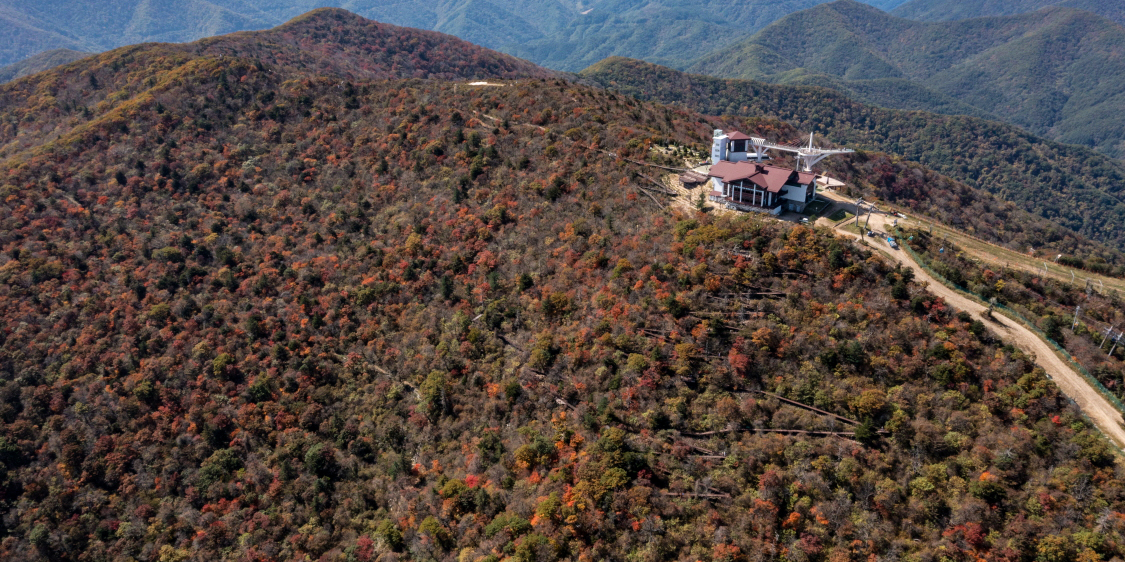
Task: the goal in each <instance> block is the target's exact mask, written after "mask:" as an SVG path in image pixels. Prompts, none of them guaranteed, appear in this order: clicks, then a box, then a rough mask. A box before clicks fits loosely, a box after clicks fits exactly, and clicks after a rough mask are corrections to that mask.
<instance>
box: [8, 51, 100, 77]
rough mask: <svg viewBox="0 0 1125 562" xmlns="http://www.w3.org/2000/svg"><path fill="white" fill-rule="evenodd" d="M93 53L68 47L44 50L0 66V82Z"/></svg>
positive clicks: (28, 74)
mask: <svg viewBox="0 0 1125 562" xmlns="http://www.w3.org/2000/svg"><path fill="white" fill-rule="evenodd" d="M92 54H93V53H85V52H82V51H73V50H70V49H55V50H53V51H45V52H42V53H39V54H38V55H35V56H33V57H31V58H29V59H25V60H22V61H20V62H17V63H14V64H10V65H8V66H5V67H3V68H0V84H2V83H4V82H10V81H12V80H15V79H17V78H23V77H24V76H30V75H32V74H35V73H36V72H42V71H44V70H48V69H51V68H55V67H56V66H60V65H63V64H67V63H70V62H74V61H76V60H79V59H83V58H86V57H88V56H90V55H92Z"/></svg>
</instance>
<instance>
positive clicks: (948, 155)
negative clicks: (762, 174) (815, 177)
mask: <svg viewBox="0 0 1125 562" xmlns="http://www.w3.org/2000/svg"><path fill="white" fill-rule="evenodd" d="M582 76H584V77H586V78H588V79H592V80H595V81H597V82H599V83H602V84H604V85H606V86H607V87H611V88H615V89H619V90H621V91H622V92H625V93H628V94H631V95H636V96H638V97H641V98H642V99H650V100H655V101H661V102H663V103H674V104H677V105H681V106H684V107H689V108H692V109H695V110H698V111H702V112H704V113H708V114H712V115H744V116H762V117H770V118H777V119H783V120H785V121H788V122H791V123H793V124H794V125H796V126H797V127H800V128H802V129H805V130H815V131H816V132H818V133H820V134H822V135H824V136H825V137H826V138H828V139H829V140H831V141H832V142H835V143H839V144H841V145H846V146H850V147H852V148H862V149H868V150H878V151H884V152H889V153H892V154H896V155H901V156H902V157H904V158H906V159H908V160H912V161H915V162H920V163H922V164H924V165H925V166H927V167H929V168H932V169H934V170H937V171H939V172H942V173H944V174H946V175H948V176H950V177H953V178H956V179H958V180H961V181H964V182H966V183H968V184H970V185H972V186H975V187H977V188H978V189H981V190H984V191H987V192H990V193H994V194H996V195H997V196H999V197H1000V198H1001V199H1004V200H1007V201H1011V202H1014V203H1016V204H1018V205H1020V206H1022V207H1023V208H1025V209H1027V210H1029V211H1031V212H1032V213H1035V214H1037V215H1040V216H1042V217H1045V218H1049V219H1051V220H1053V221H1055V222H1057V223H1059V224H1062V225H1064V226H1066V227H1068V228H1071V229H1073V230H1075V231H1078V232H1081V233H1083V234H1085V235H1087V236H1090V237H1091V238H1094V239H1096V240H1101V241H1104V242H1106V243H1108V244H1110V245H1111V246H1112V247H1114V248H1116V249H1117V250H1120V249H1121V248H1123V247H1125V246H1123V244H1125V236H1123V235H1122V234H1121V233H1120V232H1119V230H1120V229H1118V228H1117V225H1119V224H1122V221H1125V192H1123V189H1125V166H1122V164H1121V163H1120V162H1118V161H1116V160H1112V159H1109V158H1107V157H1105V156H1102V155H1100V154H1097V153H1095V152H1093V151H1091V150H1089V149H1084V148H1081V147H1076V146H1072V145H1065V144H1059V143H1056V142H1051V141H1047V140H1044V139H1041V138H1037V137H1035V136H1033V135H1030V134H1028V133H1025V132H1023V131H1020V130H1019V129H1017V128H1016V127H1013V126H1010V125H1004V124H1001V123H997V122H994V121H987V120H982V119H976V118H971V117H962V116H945V115H934V114H927V113H922V112H902V111H896V110H889V109H883V108H879V107H873V106H869V105H864V104H862V103H859V102H856V101H854V100H851V99H849V98H847V97H846V96H844V95H841V94H839V93H836V92H833V91H830V90H826V89H823V88H810V87H792V86H779V85H771V84H766V83H761V82H750V81H743V80H723V79H719V78H712V77H707V76H700V75H691V74H685V73H682V72H678V71H675V70H672V69H669V68H663V67H659V66H656V65H651V64H647V63H643V62H640V61H630V60H627V59H620V58H617V59H610V60H607V61H604V62H602V63H599V64H598V65H596V66H594V67H591V68H590V69H587V70H585V71H583V72H582ZM1022 249H1023V248H1021V250H1022Z"/></svg>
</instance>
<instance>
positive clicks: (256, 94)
mask: <svg viewBox="0 0 1125 562" xmlns="http://www.w3.org/2000/svg"><path fill="white" fill-rule="evenodd" d="M369 26H370V24H369V23H368V22H365V21H363V20H360V19H359V18H355V17H353V16H349V15H348V14H346V13H345V12H341V11H334V10H327V11H319V12H315V13H313V14H312V15H310V16H306V17H305V18H303V19H302V20H301V21H298V22H296V23H294V24H290V26H289V27H288V28H286V31H285V33H286V34H287V37H288V38H289V39H287V40H286V41H291V42H292V43H294V44H297V45H304V44H305V43H306V42H308V43H309V44H312V43H319V44H321V45H322V46H321V47H318V48H315V49H314V48H304V47H301V48H298V49H296V50H289V51H286V50H285V49H284V48H283V47H284V45H282V46H280V47H278V48H276V49H273V48H271V47H268V45H269V44H270V41H273V40H274V39H271V37H274V36H271V35H268V34H269V33H275V34H276V32H264V33H263V34H261V35H260V36H259V35H255V34H241V35H236V36H233V37H231V38H221V39H216V40H210V41H208V42H206V43H205V44H193V45H186V46H167V45H164V46H161V45H153V46H143V47H135V48H126V49H123V50H119V51H114V52H111V53H107V54H104V55H101V56H99V57H95V58H91V59H87V60H84V61H79V62H78V63H74V64H71V65H68V66H65V67H63V68H60V69H58V70H55V71H52V72H49V73H45V74H39V75H36V76H33V77H30V78H26V79H23V80H20V81H17V82H15V83H12V84H9V85H5V86H2V87H0V147H2V148H0V158H2V159H3V166H2V168H0V170H2V172H0V173H2V174H3V175H2V176H0V192H2V194H3V206H4V207H3V211H4V212H3V213H2V215H0V216H2V218H0V246H2V248H0V315H2V317H3V319H4V322H3V324H2V329H0V420H2V423H0V558H2V559H4V560H35V559H50V560H126V559H136V560H161V561H180V560H218V559H235V560H275V559H305V558H306V557H307V558H308V559H314V560H356V561H367V560H407V559H411V560H458V561H479V560H489V561H499V560H514V561H537V562H545V561H551V560H602V559H605V560H653V561H656V560H684V561H693V560H727V561H734V560H747V561H748V560H781V559H784V560H792V561H832V562H843V561H856V562H859V561H861V560H896V559H909V560H917V561H919V562H929V561H934V562H937V561H938V560H945V559H948V560H958V561H960V560H965V561H969V560H979V559H987V560H1008V561H1026V562H1031V561H1043V562H1077V561H1083V562H1086V561H1094V560H1109V559H1111V558H1113V557H1115V556H1123V555H1125V473H1123V467H1122V466H1121V465H1120V464H1119V463H1118V462H1117V459H1116V456H1115V454H1114V452H1113V450H1112V449H1111V447H1110V446H1109V444H1108V442H1107V441H1105V440H1104V439H1103V438H1102V437H1101V436H1100V435H1099V434H1098V433H1097V432H1096V431H1095V430H1094V429H1093V428H1092V427H1091V426H1090V425H1089V424H1088V423H1087V422H1086V421H1085V420H1084V419H1083V418H1082V416H1081V415H1080V414H1079V412H1078V411H1077V410H1076V409H1075V408H1074V407H1073V406H1072V405H1070V404H1069V403H1068V401H1067V400H1066V399H1065V398H1064V397H1063V396H1061V395H1060V394H1059V392H1058V391H1057V389H1056V388H1055V386H1054V385H1053V384H1052V383H1051V382H1050V381H1049V380H1048V379H1047V378H1046V377H1045V375H1044V372H1043V371H1042V370H1041V369H1039V368H1037V367H1036V366H1035V364H1034V361H1033V359H1032V358H1031V357H1028V356H1025V355H1024V354H1022V353H1020V352H1019V351H1017V350H1015V349H1013V348H1012V347H1009V346H1006V345H1004V344H1003V342H1000V341H997V340H996V339H994V337H993V336H992V335H991V334H990V333H989V332H988V331H987V330H983V329H981V325H980V323H979V321H976V320H974V319H973V318H970V317H969V316H967V315H964V314H958V313H956V312H955V311H953V310H951V309H949V308H948V307H946V306H945V304H944V303H943V302H941V301H940V300H938V299H936V298H935V297H933V296H931V295H929V294H928V293H926V292H925V291H924V289H922V288H921V287H919V286H918V285H916V284H914V283H913V280H912V277H911V274H910V272H909V271H907V270H901V269H896V268H895V267H894V266H893V265H892V264H891V263H890V262H889V261H888V260H885V259H883V258H881V257H879V256H878V255H877V254H874V253H872V252H870V251H869V250H866V249H863V248H860V247H857V246H853V245H851V244H850V243H848V242H846V241H845V240H843V239H840V238H837V237H836V236H834V234H833V233H832V232H830V231H828V230H825V229H810V228H807V227H802V226H791V225H785V224H782V223H776V222H771V221H767V220H763V219H759V218H755V217H732V216H714V215H710V214H703V213H698V214H697V213H688V212H686V211H671V210H663V209H661V208H659V207H658V206H657V205H656V204H654V203H653V202H652V201H651V200H650V199H649V198H648V197H647V196H645V195H644V194H642V193H641V192H640V190H639V186H640V185H642V182H643V181H644V180H643V178H641V177H639V176H638V175H637V172H638V171H640V170H639V169H638V168H637V167H636V166H634V165H631V164H627V163H625V162H624V161H622V160H619V159H615V158H613V157H611V156H608V155H607V154H606V153H605V152H603V151H609V152H614V153H617V154H619V155H622V156H627V157H629V158H632V159H644V158H645V157H646V156H647V155H648V154H649V153H650V150H649V149H650V148H651V147H652V146H655V145H661V146H667V145H669V144H673V145H675V144H678V145H683V146H688V145H698V143H700V139H706V138H707V137H708V136H709V135H710V132H711V130H712V129H714V128H723V127H730V126H732V123H731V122H727V121H723V120H720V119H712V118H707V117H704V116H701V115H699V114H697V113H693V112H689V111H686V110H683V109H677V108H672V107H668V106H663V105H659V104H653V103H643V102H639V101H637V100H635V99H633V98H629V97H625V96H622V95H619V94H613V93H610V92H607V91H604V90H599V89H595V88H591V87H587V86H583V85H580V84H576V83H573V82H569V81H567V80H565V79H562V78H558V77H546V76H540V75H538V74H537V73H538V72H540V71H538V70H535V69H534V68H532V69H531V70H530V71H528V72H529V75H528V76H522V77H521V76H519V75H518V74H519V72H522V71H521V70H519V69H520V68H522V67H520V66H519V64H520V61H515V60H509V59H505V58H504V57H503V55H499V54H495V53H489V52H486V51H483V50H479V49H478V50H476V51H474V50H472V49H474V48H473V47H470V46H462V44H460V43H459V42H457V41H456V40H455V39H453V38H448V37H446V38H444V39H441V41H438V42H437V43H436V44H431V43H425V42H415V41H413V40H412V39H410V38H411V37H414V35H411V34H410V33H412V32H406V31H400V30H396V29H394V28H391V27H390V26H384V28H383V32H382V33H384V35H382V36H381V37H382V39H381V41H383V43H382V45H383V46H384V47H386V49H387V50H388V51H389V50H390V49H392V48H393V49H394V50H395V54H394V55H393V57H392V58H391V59H387V60H390V61H397V62H386V61H384V63H385V64H386V66H383V67H378V66H377V65H375V66H372V65H374V63H372V62H371V61H370V60H369V59H366V57H369V56H370V55H369V54H362V52H364V51H365V49H366V48H365V47H364V46H363V45H362V41H363V39H362V38H363V33H366V32H370V30H369ZM365 29H366V30H368V31H364V30H365ZM399 34H401V35H399ZM431 35H436V34H431ZM259 37H260V41H259V39H256V38H259ZM339 37H351V38H352V39H351V41H352V42H353V43H352V44H353V46H356V49H357V51H356V52H357V53H360V54H354V55H350V54H348V50H347V49H345V48H343V47H340V48H335V47H332V42H333V41H334V40H335V39H336V38H339ZM396 37H398V38H401V40H402V42H401V43H396V42H395V39H396ZM439 39H440V37H439ZM435 41H437V39H435ZM279 44H281V43H279ZM243 47H246V48H247V49H250V50H248V51H247V54H245V55H243V54H240V51H239V49H241V48H243ZM251 48H252V49H251ZM431 48H432V49H444V51H442V52H444V53H446V54H447V55H448V56H445V55H443V57H441V61H440V64H442V65H444V66H443V67H442V68H444V69H446V70H442V71H441V75H440V76H429V75H427V76H429V77H428V78H426V79H420V78H417V77H415V75H416V74H417V73H418V72H421V71H424V69H426V68H427V64H429V62H432V61H433V60H434V59H435V58H437V57H431V54H432V52H433V51H431V50H430V49H431ZM318 49H321V50H318ZM458 53H469V54H472V56H471V57H468V58H465V59H463V60H462V59H457V58H456V57H457V54H458ZM474 53H475V54H474ZM219 54H222V56H221V57H220V56H219ZM357 57H358V58H365V60H367V62H364V63H362V64H366V65H368V66H367V68H366V70H364V71H363V72H366V73H370V74H362V73H359V72H358V71H355V70H354V69H355V68H359V67H360V66H362V64H361V63H359V62H356V61H355V60H354V59H355V58H357ZM490 57H494V59H493V58H490ZM481 60H493V62H491V63H489V64H488V65H485V66H480V67H478V66H475V65H477V64H478V62H479V61H481ZM266 61H268V62H266ZM294 61H297V62H294ZM391 64H399V65H401V68H410V69H412V70H411V71H410V72H409V73H408V76H409V78H408V79H387V76H383V75H380V74H379V72H381V71H380V70H379V68H383V69H385V70H386V72H390V73H393V72H395V71H394V70H393V67H392V66H390V65H391ZM498 69H499V70H498ZM348 73H353V74H351V75H350V76H347V74H348ZM470 78H492V79H494V80H502V79H503V80H505V81H504V82H503V86H497V87H469V86H467V85H466V84H465V81H466V80H465V79H470ZM454 80H459V81H457V82H455V81H454ZM760 125H761V130H766V131H769V130H773V131H776V132H778V134H780V133H784V132H785V131H787V130H788V129H787V127H788V126H787V125H785V124H782V123H773V124H772V125H771V124H768V123H764V122H763V123H761V124H760ZM771 127H772V129H771ZM857 173H859V172H857Z"/></svg>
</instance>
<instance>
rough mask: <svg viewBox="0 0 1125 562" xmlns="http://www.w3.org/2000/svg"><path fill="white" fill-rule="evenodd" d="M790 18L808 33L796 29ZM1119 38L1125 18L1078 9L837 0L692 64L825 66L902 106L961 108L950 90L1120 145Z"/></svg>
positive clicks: (1025, 119)
mask: <svg viewBox="0 0 1125 562" xmlns="http://www.w3.org/2000/svg"><path fill="white" fill-rule="evenodd" d="M792 29H801V30H802V33H800V34H799V35H797V36H792V34H791V33H788V32H787V31H786V30H792ZM1123 45H1125V27H1121V26H1120V25H1117V24H1115V23H1113V22H1111V21H1109V20H1106V19H1104V18H1100V17H1098V16H1096V15H1094V14H1091V13H1089V12H1085V11H1080V10H1073V9H1064V8H1050V9H1046V10H1041V11H1038V12H1034V13H1028V14H1021V15H1016V16H1007V17H997V18H977V19H971V20H964V21H957V22H942V23H924V22H914V21H910V20H905V19H900V18H895V17H892V16H889V15H887V14H884V13H883V12H880V11H878V10H876V9H874V8H871V7H869V6H865V5H862V4H859V3H857V2H854V1H851V0H839V1H837V2H833V3H831V4H825V5H821V6H818V7H816V8H813V9H810V10H806V11H804V12H799V13H796V14H792V15H790V16H787V17H786V18H784V19H782V20H780V21H778V22H777V23H776V24H774V25H772V26H770V27H769V28H766V29H764V30H762V31H761V32H759V33H758V34H757V35H755V36H754V37H752V38H750V39H748V40H746V41H745V42H743V43H740V44H739V45H736V46H733V47H730V48H728V49H725V50H721V51H717V52H715V53H712V54H710V55H707V56H705V57H704V58H702V59H701V60H700V61H698V62H697V63H695V64H693V65H692V66H691V67H690V70H691V71H693V72H699V73H703V74H710V75H714V76H720V77H731V78H744V79H759V80H768V81H773V82H781V83H809V82H815V81H817V80H818V78H817V77H818V76H822V75H827V76H830V77H834V79H835V81H836V82H838V83H840V85H841V86H842V87H843V88H844V90H845V91H847V92H849V93H851V94H853V95H856V96H858V97H859V99H863V100H865V101H869V102H872V103H879V104H881V105H885V106H888V107H892V108H900V109H925V110H931V111H933V110H942V111H943V112H953V111H956V108H955V107H954V106H951V104H949V103H948V102H947V101H944V100H950V99H952V100H956V101H958V102H961V103H963V104H966V105H970V106H973V107H975V108H976V109H977V111H976V112H974V113H975V114H978V115H991V116H995V117H996V118H999V119H1002V120H1005V121H1008V122H1011V123H1014V124H1017V125H1020V126H1022V127H1025V128H1026V129H1028V130H1029V131H1031V132H1033V133H1035V134H1038V135H1042V136H1047V137H1049V138H1052V139H1055V140H1060V141H1063V142H1070V143H1077V144H1084V145H1087V146H1091V147H1094V148H1096V149H1098V150H1099V151H1101V152H1103V153H1105V154H1109V155H1111V156H1114V157H1120V156H1122V155H1125V116H1122V115H1121V114H1120V112H1118V111H1116V108H1118V107H1121V106H1122V103H1125V100H1123V98H1121V96H1122V95H1123V93H1122V92H1121V89H1120V88H1119V87H1118V84H1120V83H1121V82H1123V81H1125V52H1123V51H1122V46H1123ZM871 80H881V81H883V82H882V83H881V84H880V85H881V86H882V87H881V88H879V89H877V90H876V92H875V93H874V95H871V96H870V97H866V96H864V94H865V93H866V92H865V90H870V88H864V87H863V86H862V85H861V84H862V82H860V83H859V84H857V85H856V86H855V87H849V83H850V82H853V81H871ZM896 81H897V82H896ZM906 81H910V82H913V84H912V85H911V86H910V87H904V85H905V83H906ZM918 89H927V90H930V91H931V92H933V94H932V95H931V96H925V95H919V94H918V91H917V90H918ZM928 98H932V99H933V100H934V103H933V104H932V105H930V106H929V107H927V106H926V105H925V100H927V99H928ZM920 101H921V102H922V103H919V102H920Z"/></svg>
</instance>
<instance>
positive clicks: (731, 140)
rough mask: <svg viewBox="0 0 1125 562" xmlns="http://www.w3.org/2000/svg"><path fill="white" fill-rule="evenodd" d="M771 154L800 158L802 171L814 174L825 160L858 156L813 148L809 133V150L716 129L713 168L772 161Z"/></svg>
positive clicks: (844, 149)
mask: <svg viewBox="0 0 1125 562" xmlns="http://www.w3.org/2000/svg"><path fill="white" fill-rule="evenodd" d="M767 150H780V151H782V152H790V153H794V154H796V155H797V162H798V167H799V168H801V169H802V171H805V172H811V171H812V167H813V166H815V165H817V163H819V162H820V161H821V160H824V159H825V158H827V157H829V156H832V155H835V154H851V153H853V152H855V151H854V150H852V149H850V148H841V149H828V148H817V147H814V146H813V134H812V133H809V145H808V146H789V145H787V144H778V143H775V142H770V141H768V140H766V139H763V138H758V137H752V136H750V135H747V134H745V133H740V132H738V131H732V132H730V133H724V132H723V130H722V129H715V137H714V139H713V141H712V143H711V164H716V163H718V162H724V161H726V162H745V161H747V160H749V159H751V158H753V159H754V161H755V162H761V161H762V160H769V156H768V155H767V154H766V151H767Z"/></svg>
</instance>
